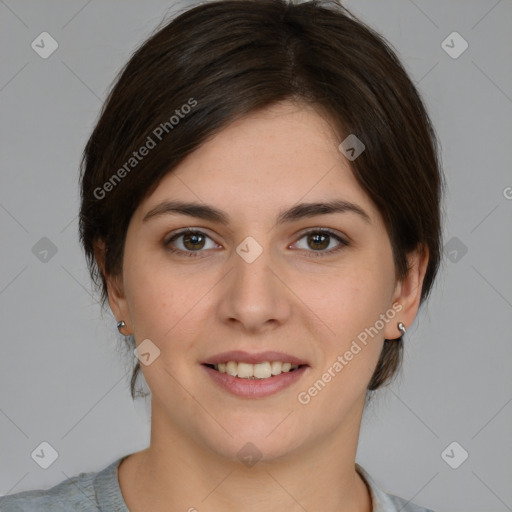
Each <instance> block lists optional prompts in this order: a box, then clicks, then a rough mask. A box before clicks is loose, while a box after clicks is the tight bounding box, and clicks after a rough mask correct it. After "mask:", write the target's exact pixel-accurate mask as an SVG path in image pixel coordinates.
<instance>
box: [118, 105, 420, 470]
mask: <svg viewBox="0 0 512 512" xmlns="http://www.w3.org/2000/svg"><path fill="white" fill-rule="evenodd" d="M340 142H341V140H338V139H337V137H336V135H335V134H334V132H333V131H332V130H331V129H330V127H329V124H328V123H327V121H326V120H325V119H324V118H323V117H321V116H320V115H319V114H318V113H317V112H316V111H315V110H313V109H312V108H310V107H308V108H307V107H298V106H297V105H293V104H291V103H288V102H284V103H281V104H278V105H275V106H273V107H271V108H268V109H266V110H263V111H260V112H258V113H254V114H251V115H250V116H247V117H245V118H244V119H242V120H239V121H236V122H235V123H233V124H232V125H230V126H229V127H227V128H225V129H224V130H223V131H222V132H220V133H219V134H218V135H216V136H215V137H214V138H211V139H210V140H209V141H208V142H207V143H205V144H204V145H203V146H202V147H201V148H199V149H198V150H196V151H195V152H194V153H193V154H191V155H189V156H188V157H187V158H186V159H185V160H184V161H183V162H182V163H181V164H180V165H179V166H178V167H176V168H175V169H174V170H173V171H172V172H170V173H169V174H168V175H166V177H164V179H163V180H162V181H161V182H160V183H159V185H158V187H157V188H156V189H155V190H154V192H153V193H152V194H151V195H150V196H148V197H147V198H146V199H145V200H144V201H143V202H142V203H141V204H140V205H139V207H138V209H137V210H136V211H135V213H134V215H133V217H132V219H131V222H130V224H129V228H128V232H127V236H126V245H125V251H124V261H123V273H122V276H119V277H118V279H113V278H110V279H109V299H110V305H111V307H112V309H113V311H114V314H115V316H116V317H117V319H123V320H124V321H125V322H126V324H127V330H128V331H129V332H131V333H134V336H135V339H136V343H137V345H140V344H141V343H142V342H144V343H145V344H146V345H143V347H144V350H141V352H147V353H149V354H150V355H149V356H146V357H147V358H149V359H148V361H151V363H150V364H149V365H145V364H143V363H141V368H142V371H143V374H144V377H145V379H146V381H147V384H148V386H149V388H150V389H151V392H152V429H153V430H155V431H157V430H158V431H160V432H161V433H162V435H164V433H165V435H169V436H171V435H172V436H174V438H181V439H185V440H186V442H188V443H191V444H193V445H195V446H198V447H201V448H205V449H207V450H210V451H211V452H214V453H216V454H218V455H221V456H222V457H227V458H235V457H236V456H237V452H238V451H239V450H240V449H241V448H242V447H243V446H244V445H245V444H246V443H247V442H252V443H253V444H254V445H255V446H256V447H257V449H258V450H259V452H260V453H261V454H262V456H263V457H264V458H267V459H269V460H270V459H272V458H275V457H280V456H284V455H287V454H292V453H298V452H299V451H300V450H301V449H302V450H306V449H310V448H315V447H318V446H319V445H320V444H322V443H326V442H333V441H335V440H336V439H338V440H339V439H341V438H342V437H343V435H346V432H347V431H348V430H350V429H354V428H356V427H357V428H358V425H359V421H360V416H361V413H362V408H363V404H364V398H365V392H366V388H367V385H368V383H369V381H370V378H371V376H372V373H373V371H374V369H375V366H376V364H377V361H378V358H379V354H380V352H381V350H382V346H383V343H384V339H385V338H387V339H393V338H397V337H398V336H399V335H400V332H399V331H398V329H397V322H398V321H403V322H404V323H405V324H406V325H409V322H412V319H413V317H414V315H415V313H416V309H415V308H416V307H417V299H418V297H417V295H418V294H417V293H415V292H414V291H411V292H408V290H409V289H410V290H414V289H418V286H417V285H418V283H417V282H412V283H410V286H404V283H403V282H402V283H397V282H396V280H395V271H394V264H393V257H392V250H391V245H390V241H389V238H388V235H387V232H386V229H385V227H384V224H383V221H382V218H381V216H380V214H379V212H378V210H377V209H376V207H375V206H374V204H373V203H372V201H371V200H370V198H369V197H368V196H367V194H366V193H365V192H364V191H363V189H362V188H361V187H360V186H359V185H358V183H357V181H356V179H355V178H354V176H353V174H352V171H351V169H350V162H349V161H348V160H347V159H346V158H345V156H344V155H343V154H342V153H341V152H340V151H339V150H338V145H339V144H340ZM172 202H173V203H176V202H181V203H194V204H195V205H196V206H197V208H195V209H194V208H189V209H188V213H187V211H183V210H180V209H179V208H177V204H174V205H171V203H172ZM327 203H333V204H335V203H337V205H338V208H333V209H331V210H329V209H327V208H323V210H322V209H319V208H318V207H317V206H311V207H310V208H307V207H303V206H301V205H303V204H308V205H318V204H327ZM184 230H190V231H191V232H189V233H186V232H185V233H184ZM144 340H146V341H144ZM147 340H150V341H147ZM158 351H159V355H158V356H157V357H156V358H155V356H156V355H157V353H158ZM153 358H154V360H153ZM230 361H232V362H230ZM226 363H229V364H226ZM236 363H245V364H236ZM280 363H282V364H280ZM290 365H292V366H291V367H290ZM286 370H291V371H286ZM234 373H236V374H237V376H235V375H231V374H234ZM272 374H275V375H272ZM269 375H270V376H269ZM247 376H252V378H247Z"/></svg>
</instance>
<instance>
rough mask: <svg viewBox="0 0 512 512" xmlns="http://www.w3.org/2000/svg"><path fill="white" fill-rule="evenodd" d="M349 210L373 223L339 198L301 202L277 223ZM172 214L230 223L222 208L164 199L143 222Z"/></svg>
mask: <svg viewBox="0 0 512 512" xmlns="http://www.w3.org/2000/svg"><path fill="white" fill-rule="evenodd" d="M347 212H352V213H355V214H357V215H359V216H360V217H361V218H362V219H363V220H364V221H365V222H367V223H368V224H371V223H372V221H371V218H370V216H369V215H368V214H367V213H366V212H365V211H364V210H363V209H362V208H361V207H360V206H359V205H357V204H355V203H351V202H350V201H345V200H343V199H338V200H332V201H328V202H324V203H299V204H297V205H295V206H293V207H291V208H289V209H287V210H284V211H281V212H280V213H279V216H278V218H277V222H276V224H277V225H280V224H285V223H288V222H293V221H297V220H300V219H304V218H308V217H315V216H317V215H328V214H330V213H347ZM172 214H178V215H179V214H181V215H188V216H190V217H196V218H199V219H203V220H209V221H212V222H217V223H219V224H224V225H228V224H229V216H228V215H227V214H226V213H225V212H223V211H222V210H219V209H217V208H214V207H213V206H209V205H205V204H200V203H193V202H183V201H163V202H162V203H159V204H158V205H156V206H155V207H154V208H152V209H151V210H150V211H149V212H148V213H146V215H145V216H144V218H143V219H142V222H147V221H148V220H150V219H152V218H155V217H159V216H161V215H172Z"/></svg>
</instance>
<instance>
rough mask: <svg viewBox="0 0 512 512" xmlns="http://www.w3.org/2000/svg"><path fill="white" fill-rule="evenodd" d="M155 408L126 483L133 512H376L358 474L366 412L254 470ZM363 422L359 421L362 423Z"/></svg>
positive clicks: (123, 471) (123, 477)
mask: <svg viewBox="0 0 512 512" xmlns="http://www.w3.org/2000/svg"><path fill="white" fill-rule="evenodd" d="M155 413H157V411H156V410H155V408H154V404H153V411H152V419H153V421H152V426H151V444H150V447H149V448H147V449H146V450H143V451H142V452H137V453H135V454H133V455H131V456H129V457H128V458H126V459H125V460H124V461H123V463H122V464H121V466H120V467H119V482H120V485H121V490H122V492H123V496H124V498H125V501H126V504H127V506H128V508H129V509H130V512H139V510H140V511H142V510H153V511H155V512H159V511H160V510H161V511H164V510H165V511H166V512H167V511H168V510H183V511H189V512H196V511H197V512H203V511H206V510H208V511H212V512H216V511H223V512H231V511H237V512H238V511H240V510H244V512H256V511H261V510H268V511H278V510H289V511H297V512H299V511H300V512H303V511H304V510H322V511H325V512H331V511H332V512H335V511H336V512H340V511H343V512H371V510H372V504H371V499H370V495H369V491H368V489H367V487H366V484H365V483H364V481H363V480H362V478H361V477H360V476H359V474H358V473H357V472H356V470H355V455H356V450H357V442H358V436H359V428H360V421H361V415H362V408H360V407H358V410H357V411H354V413H353V414H352V415H351V416H352V418H349V420H350V419H352V421H347V422H346V423H345V424H344V425H343V426H341V427H340V429H339V430H337V431H336V432H333V433H332V435H330V436H327V437H326V438H324V439H322V442H321V443H315V444H312V445H311V446H308V447H305V446H301V447H300V449H298V450H296V451H295V452H294V453H291V454H287V455H286V456H284V457H280V458H277V459H273V460H266V459H265V458H262V459H261V460H259V461H258V462H256V463H255V464H254V465H252V466H250V467H249V466H245V465H244V464H242V463H241V462H239V461H238V460H237V461H233V460H229V459H226V458H223V457H221V456H219V454H217V453H214V452H213V451H211V450H209V449H208V448H206V447H204V446H200V445H199V444H197V443H195V442H193V441H191V439H190V436H189V435H187V434H186V433H180V432H179V431H173V432H172V435H170V433H169V425H168V424H167V425H165V428H163V426H164V424H165V421H154V420H155V419H156V418H160V416H159V415H158V414H155ZM354 420H355V421H354Z"/></svg>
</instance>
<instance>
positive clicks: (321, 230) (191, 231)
mask: <svg viewBox="0 0 512 512" xmlns="http://www.w3.org/2000/svg"><path fill="white" fill-rule="evenodd" d="M319 233H320V234H323V235H329V236H331V237H333V238H334V239H336V240H337V241H338V242H340V245H339V246H338V247H337V248H336V249H331V250H329V251H313V250H311V251H309V252H311V253H312V254H311V256H310V257H312V258H317V257H323V256H325V255H332V254H334V253H337V252H339V251H341V250H342V249H344V248H345V247H348V246H349V243H348V242H347V241H346V240H345V239H343V238H341V237H340V236H339V235H338V234H336V233H335V232H334V231H331V230H330V229H326V228H319V229H312V230H310V231H307V232H305V233H303V234H302V235H301V237H300V238H299V240H302V238H304V237H305V236H308V235H311V234H319ZM187 234H200V235H203V236H205V237H207V238H210V240H211V237H209V236H208V235H207V234H206V233H204V232H203V231H200V230H197V229H190V228H187V229H184V230H182V231H179V232H178V233H175V234H174V235H173V236H172V237H171V238H170V239H169V240H167V241H164V246H165V247H166V249H167V250H168V251H169V252H171V253H176V254H179V255H182V256H186V257H192V258H196V257H198V256H199V254H198V253H201V252H204V251H202V250H198V251H182V250H181V249H174V248H172V247H171V246H170V245H171V243H172V242H174V241H175V240H176V239H178V238H179V237H180V236H183V235H187ZM304 250H305V249H304ZM313 255H314V256H313Z"/></svg>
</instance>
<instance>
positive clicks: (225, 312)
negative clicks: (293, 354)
mask: <svg viewBox="0 0 512 512" xmlns="http://www.w3.org/2000/svg"><path fill="white" fill-rule="evenodd" d="M244 248H245V249H246V248H247V246H243V244H241V247H240V246H239V251H240V253H239V252H233V255H232V258H230V260H232V261H230V263H231V265H232V266H230V269H231V270H230V272H229V273H228V275H227V276H226V278H225V279H224V280H223V288H222V290H221V299H220V305H219V314H220V315H221V318H222V320H223V321H224V322H227V323H231V324H237V325H238V326H239V328H240V329H243V330H245V331H248V332H258V331H265V330H269V329H274V328H276V327H277V326H279V325H281V324H283V323H284V322H285V321H286V319H287V318H288V317H289V315H290V310H291V303H290V291H289V289H288V288H287V287H286V285H285V282H284V279H283V276H282V275H280V274H282V272H279V269H278V268H277V266H276V262H275V261H272V257H271V251H270V250H268V249H267V248H263V251H262V252H261V254H259V256H257V258H256V259H254V260H251V258H250V257H249V258H248V257H246V254H247V252H246V253H244V252H243V249H244ZM250 249H251V250H254V247H250Z"/></svg>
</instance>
